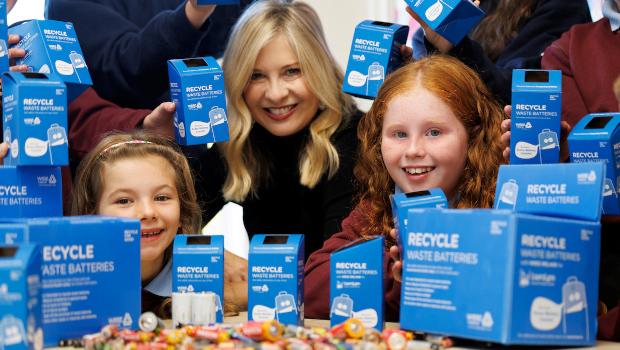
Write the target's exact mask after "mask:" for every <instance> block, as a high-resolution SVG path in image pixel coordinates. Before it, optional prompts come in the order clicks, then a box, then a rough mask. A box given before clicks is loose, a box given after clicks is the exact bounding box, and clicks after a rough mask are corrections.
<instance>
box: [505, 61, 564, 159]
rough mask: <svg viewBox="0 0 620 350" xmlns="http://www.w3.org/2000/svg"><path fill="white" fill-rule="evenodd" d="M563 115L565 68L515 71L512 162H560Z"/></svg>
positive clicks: (511, 122)
mask: <svg viewBox="0 0 620 350" xmlns="http://www.w3.org/2000/svg"><path fill="white" fill-rule="evenodd" d="M561 115H562V72H561V71H559V70H550V71H547V70H525V69H515V70H513V71H512V113H511V115H510V118H511V119H510V164H547V163H558V162H559V160H560V140H559V137H560V121H561Z"/></svg>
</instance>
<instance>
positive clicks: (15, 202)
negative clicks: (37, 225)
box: [0, 166, 62, 242]
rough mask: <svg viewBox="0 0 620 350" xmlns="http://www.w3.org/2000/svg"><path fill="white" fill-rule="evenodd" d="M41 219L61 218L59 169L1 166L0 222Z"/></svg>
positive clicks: (0, 240)
mask: <svg viewBox="0 0 620 350" xmlns="http://www.w3.org/2000/svg"><path fill="white" fill-rule="evenodd" d="M44 216H62V179H61V175H60V168H59V167H30V166H28V167H14V166H0V219H2V218H35V217H44ZM0 242H2V239H1V238H0Z"/></svg>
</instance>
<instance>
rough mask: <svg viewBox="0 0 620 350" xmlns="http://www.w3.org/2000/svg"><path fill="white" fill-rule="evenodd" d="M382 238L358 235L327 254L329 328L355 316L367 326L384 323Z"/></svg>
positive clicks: (377, 326) (383, 254) (382, 325)
mask: <svg viewBox="0 0 620 350" xmlns="http://www.w3.org/2000/svg"><path fill="white" fill-rule="evenodd" d="M384 257H385V237H384V236H369V237H364V238H360V239H358V240H355V241H353V242H351V243H350V244H347V245H345V246H343V247H341V248H339V249H338V250H336V251H334V252H333V253H332V254H331V256H330V288H329V293H330V305H331V311H330V315H329V317H330V321H331V325H332V327H333V326H335V325H337V324H340V323H342V322H344V321H346V320H348V319H349V318H351V317H353V318H357V319H358V320H360V321H361V322H362V324H364V327H367V328H376V329H377V330H379V331H382V330H383V327H384V326H385V278H384V273H383V271H384V268H383V264H384V260H385V259H384Z"/></svg>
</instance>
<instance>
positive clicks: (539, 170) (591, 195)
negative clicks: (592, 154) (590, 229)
mask: <svg viewBox="0 0 620 350" xmlns="http://www.w3.org/2000/svg"><path fill="white" fill-rule="evenodd" d="M604 183H605V164H603V163H587V164H570V163H566V164H543V165H540V164H539V165H502V166H500V168H499V173H498V175H497V187H496V189H495V204H494V206H493V207H494V208H495V209H509V210H514V211H515V212H518V213H526V214H538V215H548V216H557V217H565V218H572V219H579V220H590V221H599V220H600V218H601V206H602V204H603V186H604Z"/></svg>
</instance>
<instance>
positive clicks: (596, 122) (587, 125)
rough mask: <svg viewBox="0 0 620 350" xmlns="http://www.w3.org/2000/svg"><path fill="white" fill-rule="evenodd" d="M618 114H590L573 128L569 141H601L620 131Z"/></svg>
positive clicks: (619, 114) (619, 116) (619, 115)
mask: <svg viewBox="0 0 620 350" xmlns="http://www.w3.org/2000/svg"><path fill="white" fill-rule="evenodd" d="M619 124H620V113H591V114H588V115H586V116H585V117H583V118H582V119H581V120H580V121H579V123H577V125H575V127H574V128H573V130H572V131H571V133H570V135H569V136H568V139H569V140H603V139H609V137H610V136H611V135H612V134H613V133H614V131H616V130H620V128H618V125H619Z"/></svg>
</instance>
